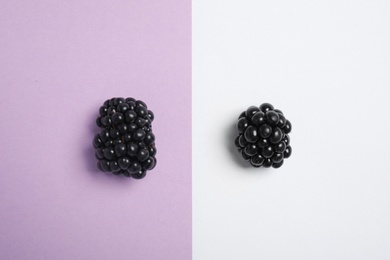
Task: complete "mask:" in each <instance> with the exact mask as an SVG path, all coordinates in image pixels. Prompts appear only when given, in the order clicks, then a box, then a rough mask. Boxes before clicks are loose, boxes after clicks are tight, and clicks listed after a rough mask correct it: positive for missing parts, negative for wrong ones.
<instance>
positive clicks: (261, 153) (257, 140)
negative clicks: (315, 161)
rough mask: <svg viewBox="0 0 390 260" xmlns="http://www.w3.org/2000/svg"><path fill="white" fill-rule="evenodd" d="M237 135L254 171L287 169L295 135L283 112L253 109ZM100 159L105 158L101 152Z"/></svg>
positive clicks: (266, 105) (265, 107) (264, 107)
mask: <svg viewBox="0 0 390 260" xmlns="http://www.w3.org/2000/svg"><path fill="white" fill-rule="evenodd" d="M101 110H102V109H101ZM103 111H104V108H103ZM102 124H103V122H102ZM237 131H238V136H237V137H236V139H235V140H234V144H235V146H236V147H237V149H238V151H239V152H240V154H241V156H242V158H243V159H244V160H245V161H248V162H249V163H250V164H251V165H252V166H253V167H265V168H269V167H273V168H275V169H276V168H279V167H281V166H282V165H283V162H284V159H287V158H289V157H290V156H291V151H292V150H291V146H290V137H289V135H288V134H289V133H290V132H291V122H290V121H288V120H287V119H286V117H285V116H284V115H283V112H282V111H281V110H279V109H274V106H273V105H271V104H269V103H263V104H261V105H260V106H259V107H256V106H250V107H249V108H248V109H247V110H246V111H244V112H242V113H241V114H240V116H239V117H238V121H237ZM103 134H105V133H103ZM104 138H105V136H104ZM94 142H95V143H98V142H99V141H98V140H95V141H94ZM103 155H104V152H103ZM97 156H101V152H100V151H99V154H98V155H97ZM104 167H106V166H104V165H102V168H103V169H104Z"/></svg>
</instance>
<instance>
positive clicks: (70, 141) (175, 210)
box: [0, 0, 191, 259]
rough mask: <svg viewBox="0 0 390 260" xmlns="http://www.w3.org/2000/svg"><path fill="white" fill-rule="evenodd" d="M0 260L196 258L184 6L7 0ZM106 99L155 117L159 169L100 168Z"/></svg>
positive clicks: (179, 1)
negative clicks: (139, 176) (137, 104)
mask: <svg viewBox="0 0 390 260" xmlns="http://www.w3.org/2000/svg"><path fill="white" fill-rule="evenodd" d="M0 57H1V59H0V89H1V94H0V111H1V112H0V125H1V128H0V141H1V145H0V155H1V161H0V169H1V174H0V258H1V259H190V258H191V2H190V1H189V0H184V1H183V0H166V1H159V0H152V1H114V2H113V1H105V2H98V1H94V2H93V1H75V0H74V1H2V3H1V4H0ZM113 96H133V97H135V98H138V99H141V100H144V101H145V102H146V103H147V104H148V106H149V108H150V109H152V110H153V111H154V112H155V121H154V124H153V128H154V132H155V134H156V138H157V140H156V145H157V149H158V154H157V158H158V164H157V167H156V168H155V169H154V170H153V171H152V172H150V173H149V174H148V175H147V176H146V178H145V179H143V180H139V181H137V180H133V179H127V178H124V177H115V176H111V175H107V174H104V173H100V172H98V171H97V169H96V167H95V165H96V160H95V158H94V154H93V149H92V147H91V141H92V137H93V135H94V133H95V132H97V131H98V129H97V127H95V125H94V121H95V119H96V115H97V111H98V108H99V106H100V105H101V104H102V103H103V101H104V100H105V99H107V98H111V97H113Z"/></svg>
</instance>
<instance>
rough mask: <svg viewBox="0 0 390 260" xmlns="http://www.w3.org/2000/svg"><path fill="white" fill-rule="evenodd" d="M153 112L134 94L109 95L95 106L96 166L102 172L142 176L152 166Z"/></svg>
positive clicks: (154, 151) (153, 150) (153, 143)
mask: <svg viewBox="0 0 390 260" xmlns="http://www.w3.org/2000/svg"><path fill="white" fill-rule="evenodd" d="M153 119H154V114H153V112H152V111H150V110H148V107H147V105H146V104H145V103H144V102H143V101H141V100H136V99H134V98H111V99H108V100H106V101H105V102H104V104H103V105H102V106H101V107H100V109H99V116H98V118H97V119H96V125H97V126H98V127H100V132H99V133H98V134H97V135H96V136H95V137H94V139H93V146H94V147H95V157H96V159H97V160H98V163H97V167H98V168H99V169H100V170H101V171H103V172H111V173H112V174H114V175H124V176H126V177H132V178H134V179H142V178H143V177H145V175H146V173H147V171H149V170H152V169H153V168H154V167H155V166H156V163H157V161H156V153H157V150H156V146H155V136H154V134H153V131H152V122H153Z"/></svg>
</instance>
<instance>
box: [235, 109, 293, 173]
mask: <svg viewBox="0 0 390 260" xmlns="http://www.w3.org/2000/svg"><path fill="white" fill-rule="evenodd" d="M236 126H237V130H238V136H237V137H236V139H235V140H234V143H235V145H236V147H237V148H238V151H239V152H240V154H241V156H242V158H243V159H244V160H245V161H249V163H250V164H251V165H252V166H253V167H265V168H269V167H271V166H272V167H273V168H279V167H280V166H282V165H283V162H284V159H287V158H289V157H290V156H291V151H292V150H291V146H290V137H289V135H288V134H289V133H290V132H291V123H290V121H289V120H287V119H286V117H285V116H284V115H283V112H282V111H281V110H279V109H274V107H273V106H272V105H271V104H269V103H263V104H261V105H260V106H259V107H256V106H250V107H249V108H248V109H247V110H246V111H244V112H242V113H241V114H240V116H239V118H238V121H237V125H236Z"/></svg>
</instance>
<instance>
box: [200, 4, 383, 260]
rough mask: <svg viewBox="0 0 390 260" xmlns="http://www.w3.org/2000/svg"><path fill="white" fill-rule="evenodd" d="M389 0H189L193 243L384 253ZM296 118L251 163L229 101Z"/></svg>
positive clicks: (227, 255) (209, 249) (275, 251)
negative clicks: (283, 156) (271, 152)
mask: <svg viewBox="0 0 390 260" xmlns="http://www.w3.org/2000/svg"><path fill="white" fill-rule="evenodd" d="M389 49H390V2H389V1H254V0H253V1H250V0H241V1H226V0H225V1H217V0H193V255H194V259H195V260H208V259H210V260H216V259H224V260H226V259H289V260H290V259H354V260H356V259H390V223H389V219H390V164H389V161H390V160H389V159H390V156H389V155H390V154H389V145H390V134H389V129H390V128H389V126H390V123H389V113H390V100H389V99H390V95H389V88H390V50H389ZM263 102H270V103H272V104H273V105H274V106H275V107H276V108H280V109H281V110H282V111H283V112H284V114H285V115H286V117H287V119H289V120H290V121H291V122H292V126H293V131H292V133H291V135H290V136H291V144H292V148H293V153H292V156H291V157H290V158H289V159H287V160H286V161H285V163H284V165H283V166H282V168H280V169H278V170H275V169H255V168H250V167H246V165H247V164H246V163H244V162H243V161H242V160H241V158H240V157H239V155H238V153H237V152H236V151H235V148H234V146H233V141H234V137H235V135H236V133H235V123H236V120H237V118H238V115H239V114H240V113H241V112H242V111H243V110H245V109H246V108H247V107H249V106H250V105H260V104H261V103H263Z"/></svg>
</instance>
